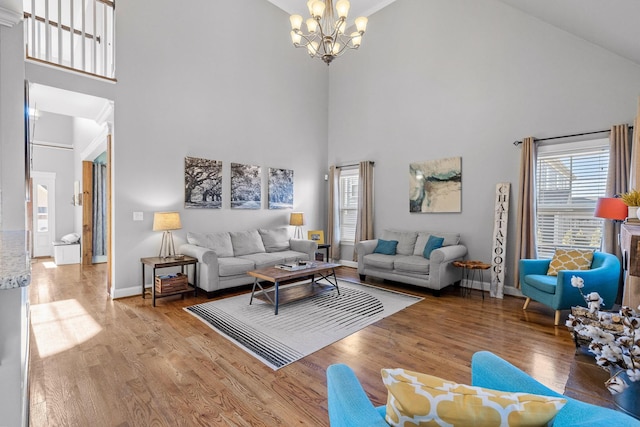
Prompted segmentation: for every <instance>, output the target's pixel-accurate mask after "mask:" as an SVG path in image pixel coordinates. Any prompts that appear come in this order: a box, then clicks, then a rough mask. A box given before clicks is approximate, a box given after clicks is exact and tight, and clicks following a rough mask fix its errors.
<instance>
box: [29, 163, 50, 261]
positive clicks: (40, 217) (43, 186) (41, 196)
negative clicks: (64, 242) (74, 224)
mask: <svg viewBox="0 0 640 427" xmlns="http://www.w3.org/2000/svg"><path fill="white" fill-rule="evenodd" d="M31 177H32V180H33V181H32V182H33V193H32V198H33V256H34V257H43V256H52V254H53V251H52V248H53V243H52V242H53V241H54V240H55V236H56V217H55V212H56V204H55V200H56V174H55V173H53V172H32V173H31Z"/></svg>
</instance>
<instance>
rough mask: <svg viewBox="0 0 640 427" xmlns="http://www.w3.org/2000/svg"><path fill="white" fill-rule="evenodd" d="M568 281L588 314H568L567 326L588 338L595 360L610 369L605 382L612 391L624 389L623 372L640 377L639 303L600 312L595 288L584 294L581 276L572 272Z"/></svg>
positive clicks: (625, 385)
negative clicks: (579, 295)
mask: <svg viewBox="0 0 640 427" xmlns="http://www.w3.org/2000/svg"><path fill="white" fill-rule="evenodd" d="M571 285H572V286H573V287H575V288H578V290H579V291H580V294H581V295H582V297H583V298H584V300H585V302H586V303H587V306H588V312H589V313H591V316H589V317H590V318H591V319H593V321H591V320H590V319H589V318H587V317H576V316H574V315H573V314H570V315H569V320H567V323H566V326H567V327H568V328H569V330H570V331H572V333H573V334H574V338H575V334H577V335H579V336H580V337H584V338H587V339H589V340H590V343H589V350H590V351H591V352H592V353H593V354H594V356H595V359H596V363H597V364H598V365H599V366H600V367H602V368H603V369H605V370H607V371H609V372H610V373H611V377H610V378H609V379H608V380H607V381H606V382H605V385H606V387H607V389H608V390H609V392H611V394H613V395H616V394H620V393H622V392H624V391H625V390H626V389H627V388H628V387H629V384H628V383H627V382H626V381H625V380H624V379H623V378H621V377H620V376H619V375H620V373H621V372H626V374H627V377H628V379H629V381H633V382H636V381H640V306H638V311H635V310H632V309H631V308H629V307H626V306H623V307H622V308H621V309H620V311H619V312H618V313H613V312H601V311H600V306H601V305H602V304H603V302H604V301H603V300H602V298H601V297H600V295H599V294H598V293H597V292H591V293H589V294H587V295H584V293H583V292H582V288H583V287H584V280H583V279H582V278H581V277H576V276H572V277H571Z"/></svg>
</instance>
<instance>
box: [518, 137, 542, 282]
mask: <svg viewBox="0 0 640 427" xmlns="http://www.w3.org/2000/svg"><path fill="white" fill-rule="evenodd" d="M535 171H536V146H535V141H534V139H533V137H529V138H525V139H523V140H522V152H521V154H520V185H519V187H518V210H517V211H516V258H515V266H514V267H515V268H514V269H513V272H514V283H515V287H516V288H518V289H520V267H519V262H520V260H521V259H531V258H537V257H538V250H537V248H536V197H535V185H536V181H535Z"/></svg>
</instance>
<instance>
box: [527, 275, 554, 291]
mask: <svg viewBox="0 0 640 427" xmlns="http://www.w3.org/2000/svg"><path fill="white" fill-rule="evenodd" d="M524 281H525V282H527V285H529V286H531V287H532V288H536V289H537V290H539V291H542V292H545V293H547V294H551V295H554V294H555V293H556V289H558V286H557V285H558V277H557V276H547V275H545V274H527V275H526V276H524Z"/></svg>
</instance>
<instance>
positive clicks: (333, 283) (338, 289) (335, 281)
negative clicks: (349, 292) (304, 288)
mask: <svg viewBox="0 0 640 427" xmlns="http://www.w3.org/2000/svg"><path fill="white" fill-rule="evenodd" d="M318 275H319V276H320V278H319V279H318V280H322V279H324V280H326V281H327V282H329V284H330V285H332V286H333V287H334V288H336V290H337V291H338V295H340V288H339V287H338V278H337V277H336V270H335V268H332V269H331V273H328V274H327V275H324V274H322V273H321V272H320V273H318ZM314 277H315V275H314ZM331 277H333V281H331ZM312 280H313V279H312ZM318 280H313V282H314V283H317V282H318Z"/></svg>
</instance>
